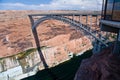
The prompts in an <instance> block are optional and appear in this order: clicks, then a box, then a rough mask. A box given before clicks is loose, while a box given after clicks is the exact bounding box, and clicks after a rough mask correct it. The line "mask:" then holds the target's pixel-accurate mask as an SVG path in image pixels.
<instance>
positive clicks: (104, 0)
mask: <svg viewBox="0 0 120 80" xmlns="http://www.w3.org/2000/svg"><path fill="white" fill-rule="evenodd" d="M105 3H106V0H103V4H102V19H104V13H105Z"/></svg>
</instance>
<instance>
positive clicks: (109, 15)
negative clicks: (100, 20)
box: [105, 0, 114, 20]
mask: <svg viewBox="0 0 120 80" xmlns="http://www.w3.org/2000/svg"><path fill="white" fill-rule="evenodd" d="M113 3H114V0H108V1H107V8H106V17H105V19H107V20H111V19H112V9H113Z"/></svg>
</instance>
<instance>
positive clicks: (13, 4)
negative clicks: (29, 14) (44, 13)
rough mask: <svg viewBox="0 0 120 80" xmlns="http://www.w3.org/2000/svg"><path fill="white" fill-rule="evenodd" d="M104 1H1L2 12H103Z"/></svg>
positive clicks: (0, 8)
mask: <svg viewBox="0 0 120 80" xmlns="http://www.w3.org/2000/svg"><path fill="white" fill-rule="evenodd" d="M101 7H102V0H0V10H101Z"/></svg>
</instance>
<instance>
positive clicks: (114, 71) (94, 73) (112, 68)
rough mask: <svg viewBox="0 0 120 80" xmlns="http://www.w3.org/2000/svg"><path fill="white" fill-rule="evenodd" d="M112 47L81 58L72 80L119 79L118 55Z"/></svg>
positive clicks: (119, 65) (119, 62)
mask: <svg viewBox="0 0 120 80" xmlns="http://www.w3.org/2000/svg"><path fill="white" fill-rule="evenodd" d="M111 52H112V48H107V49H105V50H103V51H102V52H101V53H100V54H94V55H93V56H92V57H91V58H89V59H86V60H83V61H82V63H81V66H80V68H79V69H78V71H77V73H76V76H75V79H74V80H120V57H118V56H116V55H113V54H112V53H111Z"/></svg>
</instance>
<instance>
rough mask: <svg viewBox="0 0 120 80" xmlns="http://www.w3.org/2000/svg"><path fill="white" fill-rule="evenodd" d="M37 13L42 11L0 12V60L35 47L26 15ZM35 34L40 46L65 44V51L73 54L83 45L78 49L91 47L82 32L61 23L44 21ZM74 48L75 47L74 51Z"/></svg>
mask: <svg viewBox="0 0 120 80" xmlns="http://www.w3.org/2000/svg"><path fill="white" fill-rule="evenodd" d="M43 12H44V11H43ZM48 12H49V11H48ZM52 12H55V11H52ZM57 12H58V13H59V12H61V11H56V13H57ZM39 13H42V11H14V10H13V11H0V17H1V19H0V49H2V50H0V58H1V57H6V56H11V55H13V54H17V53H19V52H22V51H24V50H26V49H28V48H31V47H36V45H35V41H34V38H33V36H32V31H31V25H30V21H29V18H28V16H27V15H28V14H39ZM83 20H84V17H83ZM83 22H85V20H84V21H83ZM37 32H38V36H39V40H40V43H41V46H48V47H56V46H63V44H66V46H67V49H69V51H72V52H73V53H77V52H80V51H81V50H83V48H84V49H85V45H84V47H79V46H82V45H83V44H86V43H90V44H88V45H86V47H91V42H90V41H89V39H88V38H85V37H83V34H82V32H80V31H76V30H75V29H72V28H71V26H70V25H69V24H65V23H63V22H61V21H57V20H46V21H44V22H42V23H41V24H40V25H39V26H38V27H37ZM80 39H81V40H80ZM77 40H80V41H77ZM83 40H84V42H83ZM77 46H78V47H77ZM64 47H65V45H64ZM72 47H73V48H72ZM75 47H77V48H76V50H75Z"/></svg>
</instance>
